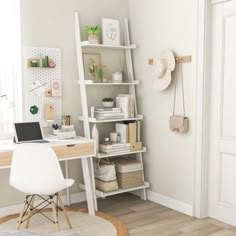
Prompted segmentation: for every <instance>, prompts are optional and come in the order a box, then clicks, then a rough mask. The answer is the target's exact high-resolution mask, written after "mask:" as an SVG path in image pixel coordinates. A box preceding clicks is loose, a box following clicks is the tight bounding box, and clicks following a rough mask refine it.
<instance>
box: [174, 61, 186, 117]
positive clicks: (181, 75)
mask: <svg viewBox="0 0 236 236" xmlns="http://www.w3.org/2000/svg"><path fill="white" fill-rule="evenodd" d="M180 77H181V81H182V101H183V113H184V116H185V100H184V79H183V66H182V63H180ZM177 82H178V80H177V79H176V82H175V91H174V104H173V116H174V115H175V102H176V87H177Z"/></svg>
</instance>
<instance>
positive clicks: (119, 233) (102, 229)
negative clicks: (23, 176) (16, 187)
mask: <svg viewBox="0 0 236 236" xmlns="http://www.w3.org/2000/svg"><path fill="white" fill-rule="evenodd" d="M43 213H44V214H46V215H47V216H48V217H50V218H52V212H51V209H46V210H44V211H43ZM67 213H68V216H69V218H70V221H71V224H72V227H73V228H72V229H68V225H67V223H66V220H65V218H64V215H63V213H62V212H59V225H60V229H61V233H60V235H63V232H65V235H68V232H71V233H76V234H79V235H81V236H85V235H89V236H127V235H128V231H127V228H126V226H125V225H124V223H122V222H121V221H120V220H119V219H117V218H115V217H112V216H110V215H108V214H105V213H103V212H99V211H98V212H96V216H90V215H89V214H88V213H87V210H86V209H77V208H67ZM18 215H19V214H14V215H9V216H5V217H2V218H0V236H2V235H3V234H1V233H3V232H5V233H13V232H16V222H17V217H18ZM26 231H29V232H32V233H34V234H38V235H50V234H51V233H56V228H55V225H54V224H53V223H52V222H50V221H49V220H48V219H46V218H45V217H44V216H42V215H40V214H37V215H35V216H33V217H32V218H31V221H30V226H29V229H25V224H24V223H23V224H22V225H21V228H20V230H19V232H18V233H19V235H21V232H26ZM17 235H18V234H17ZM22 235H24V234H22ZM55 235H56V234H55Z"/></svg>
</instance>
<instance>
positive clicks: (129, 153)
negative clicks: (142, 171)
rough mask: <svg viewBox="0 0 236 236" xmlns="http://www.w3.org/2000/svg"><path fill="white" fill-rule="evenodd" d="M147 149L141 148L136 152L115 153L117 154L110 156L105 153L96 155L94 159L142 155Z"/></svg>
mask: <svg viewBox="0 0 236 236" xmlns="http://www.w3.org/2000/svg"><path fill="white" fill-rule="evenodd" d="M146 151H147V148H146V147H142V149H141V150H138V151H129V152H117V153H111V154H106V153H101V152H100V153H97V155H96V158H99V159H102V158H108V157H116V156H122V155H131V154H136V153H143V152H146Z"/></svg>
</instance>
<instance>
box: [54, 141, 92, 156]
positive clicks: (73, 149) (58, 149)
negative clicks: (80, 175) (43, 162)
mask: <svg viewBox="0 0 236 236" xmlns="http://www.w3.org/2000/svg"><path fill="white" fill-rule="evenodd" d="M52 149H53V150H54V151H55V153H56V155H57V157H58V159H63V158H70V157H78V156H90V155H91V156H93V155H94V143H83V144H76V145H71V146H70V145H69V146H55V147H52Z"/></svg>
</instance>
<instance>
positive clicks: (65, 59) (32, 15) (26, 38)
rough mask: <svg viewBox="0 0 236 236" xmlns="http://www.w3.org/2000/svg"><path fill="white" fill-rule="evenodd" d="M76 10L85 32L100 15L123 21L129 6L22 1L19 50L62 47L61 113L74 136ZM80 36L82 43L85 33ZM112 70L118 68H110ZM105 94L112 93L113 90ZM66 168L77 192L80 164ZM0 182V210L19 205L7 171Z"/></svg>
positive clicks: (111, 0) (118, 1)
mask: <svg viewBox="0 0 236 236" xmlns="http://www.w3.org/2000/svg"><path fill="white" fill-rule="evenodd" d="M75 11H78V12H79V13H80V20H81V27H82V29H84V27H85V25H95V24H100V22H101V17H102V16H104V17H110V18H117V19H120V20H122V19H123V18H124V17H125V16H127V15H128V3H127V1H126V0H100V1H99V2H98V1H96V0H86V1H85V0H69V1H68V0H40V1H32V0H21V33H22V51H23V48H24V46H42V47H44V46H45V47H58V48H61V50H62V80H63V84H62V86H63V104H62V105H63V113H64V114H70V115H71V116H72V122H73V123H74V124H75V125H76V130H77V133H78V134H83V128H82V123H79V122H78V121H77V120H76V117H77V116H78V115H79V114H81V105H80V93H79V87H78V86H77V79H78V75H77V67H76V52H75V40H74V12H75ZM82 35H83V40H85V38H86V34H85V31H84V30H82ZM119 57H120V56H119ZM119 57H117V58H119ZM104 61H106V57H105V58H104ZM116 64H117V63H116ZM113 69H114V70H117V69H118V68H117V69H116V68H115V66H113ZM23 80H24V78H23ZM96 93H97V91H91V92H90V98H91V99H92V100H93V101H94V102H95V103H97V104H99V103H100V100H99V99H100V98H102V96H103V95H102V93H100V94H99V93H98V97H99V98H96V95H97V94H96ZM108 93H110V94H114V91H108ZM69 168H70V172H71V177H72V178H74V179H75V180H76V182H75V184H74V186H73V188H72V192H78V191H79V188H78V183H79V180H81V178H82V177H81V176H82V173H81V166H80V161H72V162H70V164H69ZM42 174H43V170H42ZM0 180H1V185H0V186H1V195H0V207H3V206H8V205H13V204H17V203H21V202H22V201H23V195H22V194H19V193H18V192H17V191H15V190H14V189H12V188H11V187H9V184H8V181H9V170H3V171H0Z"/></svg>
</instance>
